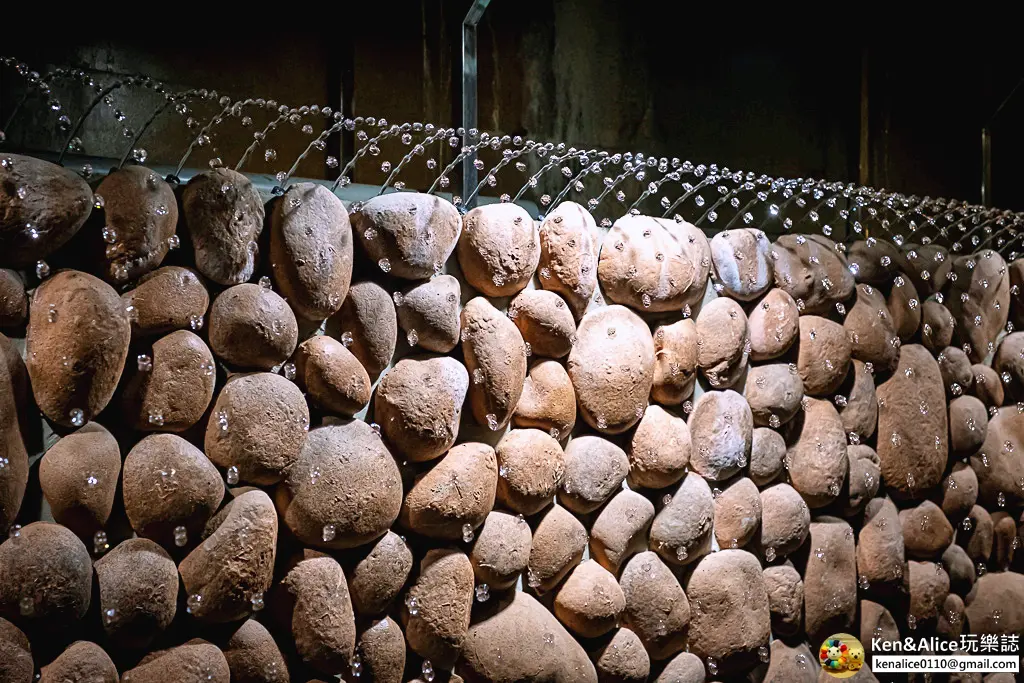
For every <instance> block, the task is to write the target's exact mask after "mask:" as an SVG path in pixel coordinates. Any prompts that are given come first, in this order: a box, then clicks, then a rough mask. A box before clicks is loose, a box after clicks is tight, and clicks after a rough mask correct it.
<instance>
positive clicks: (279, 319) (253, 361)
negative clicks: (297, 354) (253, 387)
mask: <svg viewBox="0 0 1024 683" xmlns="http://www.w3.org/2000/svg"><path fill="white" fill-rule="evenodd" d="M298 335H299V328H298V323H297V322H296V320H295V314H294V313H292V309H291V308H289V307H288V304H287V302H285V300H284V299H282V298H281V297H280V296H278V295H277V293H276V292H273V291H271V290H270V289H267V288H266V287H262V286H260V285H254V284H243V285H236V286H234V287H231V288H229V289H226V290H224V291H223V292H221V293H220V295H218V296H217V298H216V299H214V300H213V305H212V306H211V307H210V348H212V349H213V352H214V353H215V354H217V357H218V358H220V359H221V360H224V361H225V362H227V363H230V364H231V365H235V366H238V367H241V368H258V369H260V370H270V369H271V368H273V367H275V366H277V365H280V364H281V363H284V362H285V361H286V360H288V358H289V357H291V355H292V353H293V352H294V351H295V345H296V344H297V343H298Z"/></svg>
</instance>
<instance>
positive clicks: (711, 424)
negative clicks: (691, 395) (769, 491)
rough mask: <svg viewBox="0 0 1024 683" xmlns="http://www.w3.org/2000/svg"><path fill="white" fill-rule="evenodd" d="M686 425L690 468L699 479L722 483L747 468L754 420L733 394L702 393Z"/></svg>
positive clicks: (743, 404) (745, 406)
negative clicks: (690, 449) (690, 445)
mask: <svg viewBox="0 0 1024 683" xmlns="http://www.w3.org/2000/svg"><path fill="white" fill-rule="evenodd" d="M688 425H689V428H690V438H691V440H692V443H693V444H694V448H693V451H692V452H691V454H690V466H691V467H692V468H693V470H694V471H695V472H697V473H698V474H700V475H701V476H703V477H706V478H707V479H710V480H711V481H721V480H723V479H728V478H729V477H731V476H732V475H733V474H735V473H736V472H738V471H739V470H740V469H741V468H742V467H744V466H745V465H746V464H747V461H748V459H749V458H750V444H751V439H752V438H753V431H754V420H753V416H752V415H751V413H750V406H749V405H747V402H746V400H744V398H743V397H742V396H740V395H739V394H737V393H736V392H735V391H732V390H731V389H727V390H725V391H708V392H705V393H704V394H703V395H702V396H701V397H700V399H698V400H697V405H696V406H695V407H694V409H693V412H692V413H691V414H690V420H689V422H688Z"/></svg>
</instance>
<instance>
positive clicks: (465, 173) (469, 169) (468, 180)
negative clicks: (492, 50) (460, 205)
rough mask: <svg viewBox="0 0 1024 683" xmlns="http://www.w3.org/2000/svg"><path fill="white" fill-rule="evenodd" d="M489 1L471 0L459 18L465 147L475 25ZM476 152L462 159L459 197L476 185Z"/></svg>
mask: <svg viewBox="0 0 1024 683" xmlns="http://www.w3.org/2000/svg"><path fill="white" fill-rule="evenodd" d="M489 4H491V0H473V4H472V5H470V7H469V11H468V12H467V13H466V18H465V19H464V20H463V22H462V127H463V128H464V129H465V130H464V132H463V135H462V145H463V146H464V147H468V146H469V145H471V144H473V142H472V140H471V139H470V135H469V130H470V128H476V127H477V97H476V88H477V63H476V27H477V25H478V24H479V23H480V19H481V18H482V17H483V16H484V10H486V9H487V6H488V5H489ZM475 161H476V154H468V155H466V158H465V159H463V160H462V197H463V198H466V197H469V196H470V195H471V194H473V190H474V188H476V185H477V182H478V181H477V172H476V166H474V165H473V162H475ZM470 204H471V205H472V206H471V205H467V206H466V208H467V209H472V208H473V206H475V205H476V198H475V197H474V198H473V199H472V201H471V202H470Z"/></svg>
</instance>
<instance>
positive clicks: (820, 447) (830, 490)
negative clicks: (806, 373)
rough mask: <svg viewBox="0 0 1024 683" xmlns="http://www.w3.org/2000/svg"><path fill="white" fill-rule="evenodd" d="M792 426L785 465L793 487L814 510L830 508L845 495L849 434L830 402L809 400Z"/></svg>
mask: <svg viewBox="0 0 1024 683" xmlns="http://www.w3.org/2000/svg"><path fill="white" fill-rule="evenodd" d="M805 404H806V407H805V408H804V410H803V411H802V412H801V413H800V414H799V415H797V418H796V419H794V420H793V422H791V423H790V426H789V437H788V438H787V439H786V441H787V443H788V444H789V449H788V450H787V452H786V463H787V468H788V469H789V478H790V481H791V482H792V484H793V488H795V489H796V490H797V491H799V492H800V495H801V496H803V498H804V500H806V501H807V504H808V505H809V506H811V507H812V508H820V507H824V506H826V505H828V504H829V503H831V502H832V501H834V500H835V499H836V498H838V497H839V494H840V493H841V492H842V488H843V481H844V480H845V478H846V475H847V473H848V471H849V457H848V455H847V451H846V434H845V433H844V432H843V423H842V421H841V420H840V419H839V413H837V412H836V409H835V407H833V405H832V403H831V402H829V401H825V400H821V399H815V398H808V399H807V400H806V401H805Z"/></svg>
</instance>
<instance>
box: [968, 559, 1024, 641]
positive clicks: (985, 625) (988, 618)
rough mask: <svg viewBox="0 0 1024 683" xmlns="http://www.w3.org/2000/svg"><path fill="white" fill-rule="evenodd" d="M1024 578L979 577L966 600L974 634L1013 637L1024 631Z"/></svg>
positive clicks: (1013, 574)
mask: <svg viewBox="0 0 1024 683" xmlns="http://www.w3.org/2000/svg"><path fill="white" fill-rule="evenodd" d="M1022 595H1024V575H1022V574H1018V573H1016V572H990V573H988V574H985V575H984V576H980V577H978V581H977V582H976V583H975V584H974V588H973V589H971V592H970V593H969V594H968V595H967V597H966V598H965V599H964V604H965V605H966V609H965V612H966V613H967V621H968V623H969V624H970V627H971V632H973V633H994V634H996V635H999V634H1010V633H1020V632H1021V630H1022V629H1024V602H1022V601H1021V596H1022Z"/></svg>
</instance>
